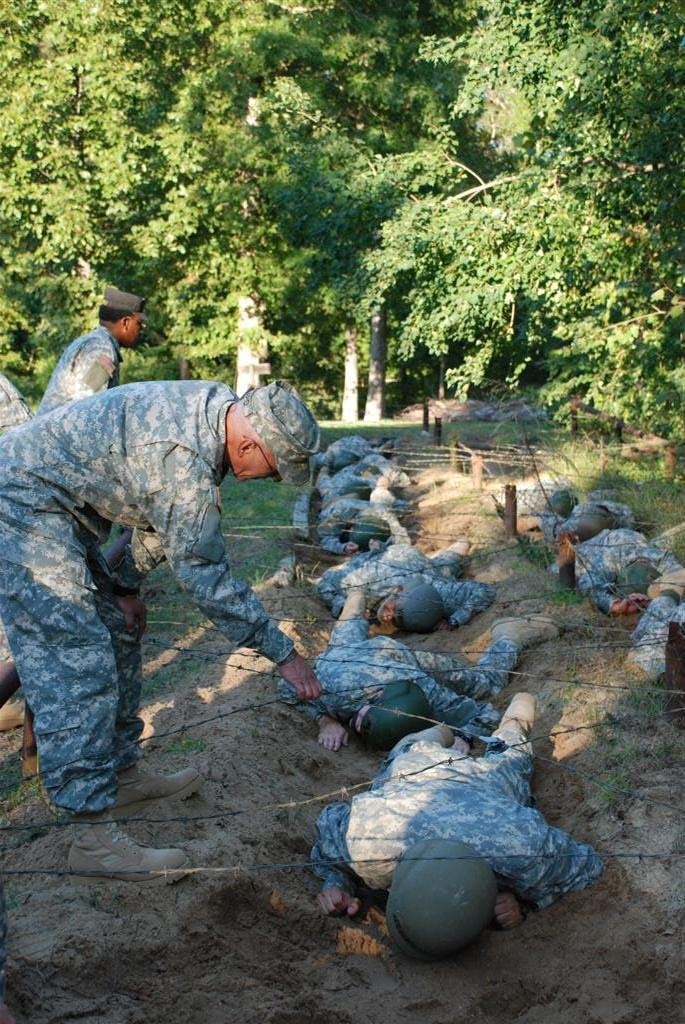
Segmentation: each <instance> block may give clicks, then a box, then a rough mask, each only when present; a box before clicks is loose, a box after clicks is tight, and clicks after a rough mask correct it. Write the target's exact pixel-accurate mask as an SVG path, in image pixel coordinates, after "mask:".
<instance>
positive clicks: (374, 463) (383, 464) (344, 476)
mask: <svg viewBox="0 0 685 1024" xmlns="http://www.w3.org/2000/svg"><path fill="white" fill-rule="evenodd" d="M391 467H392V463H390V462H388V460H387V459H386V458H384V456H383V455H380V454H379V453H378V452H372V453H371V454H370V455H366V456H364V458H363V459H361V460H360V461H359V462H356V463H355V464H354V465H352V466H346V467H345V468H344V469H340V470H338V472H337V473H332V474H331V473H329V472H328V470H326V469H323V470H322V471H321V472H320V473H319V475H318V477H317V479H316V489H317V490H318V492H319V494H320V495H321V497H322V498H323V499H324V500H325V499H326V498H333V497H336V496H340V495H343V494H347V492H348V491H349V489H350V488H351V487H354V486H358V485H366V486H368V487H370V488H372V487H374V486H375V483H376V480H377V479H378V477H379V476H383V474H384V473H386V471H387V470H389V469H390V468H391ZM407 483H408V478H407ZM398 486H399V484H398ZM405 486H406V485H405Z"/></svg>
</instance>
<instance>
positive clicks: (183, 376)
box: [178, 356, 190, 380]
mask: <svg viewBox="0 0 685 1024" xmlns="http://www.w3.org/2000/svg"><path fill="white" fill-rule="evenodd" d="M178 379H179V380H190V367H189V365H188V360H187V359H186V358H185V356H181V358H180V359H179V361H178Z"/></svg>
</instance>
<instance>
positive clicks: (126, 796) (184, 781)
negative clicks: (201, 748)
mask: <svg viewBox="0 0 685 1024" xmlns="http://www.w3.org/2000/svg"><path fill="white" fill-rule="evenodd" d="M117 782H118V784H119V792H118V793H117V802H116V803H115V805H114V807H113V808H112V812H116V811H119V810H121V809H122V808H125V810H126V813H127V814H128V813H129V812H132V811H134V810H135V809H136V808H137V807H139V806H140V805H141V804H145V803H147V802H148V800H164V799H166V798H167V797H175V798H176V799H177V800H185V799H186V797H189V796H192V794H193V793H197V791H198V789H199V788H200V786H201V785H202V776H201V775H199V774H198V772H196V771H195V769H194V768H184V769H183V771H180V772H174V774H173V775H159V774H157V773H156V772H148V771H146V770H145V769H144V768H143V767H142V765H140V764H135V765H133V767H132V768H125V769H124V770H123V771H121V772H119V774H118V775H117Z"/></svg>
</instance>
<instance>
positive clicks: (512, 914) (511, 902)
mask: <svg viewBox="0 0 685 1024" xmlns="http://www.w3.org/2000/svg"><path fill="white" fill-rule="evenodd" d="M495 921H496V922H497V924H498V925H499V926H500V928H505V929H509V928H517V927H518V926H519V925H520V924H523V921H524V917H523V911H522V910H521V904H520V903H519V901H518V900H517V899H516V897H515V896H514V894H513V892H498V893H497V899H496V900H495Z"/></svg>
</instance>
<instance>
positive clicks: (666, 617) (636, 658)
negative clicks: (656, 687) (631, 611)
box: [628, 595, 685, 679]
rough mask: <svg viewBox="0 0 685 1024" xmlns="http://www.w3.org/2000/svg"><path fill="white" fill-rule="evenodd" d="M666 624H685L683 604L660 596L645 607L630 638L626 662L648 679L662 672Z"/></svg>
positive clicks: (664, 668)
mask: <svg viewBox="0 0 685 1024" xmlns="http://www.w3.org/2000/svg"><path fill="white" fill-rule="evenodd" d="M669 622H685V604H679V603H678V601H676V600H675V599H674V598H672V597H669V596H666V595H663V596H662V597H655V598H654V600H653V601H650V603H649V604H648V605H647V607H646V608H645V610H644V611H643V613H642V615H641V616H640V621H639V622H638V624H637V626H636V627H635V629H634V630H633V632H632V633H631V636H630V643H631V648H632V649H631V651H630V653H629V654H628V661H632V662H633V664H635V665H639V666H640V668H641V669H642V670H643V672H645V673H646V674H647V675H648V676H649V677H650V678H651V679H657V678H658V677H659V676H660V675H663V673H664V672H665V671H666V641H667V640H668V624H669Z"/></svg>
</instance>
